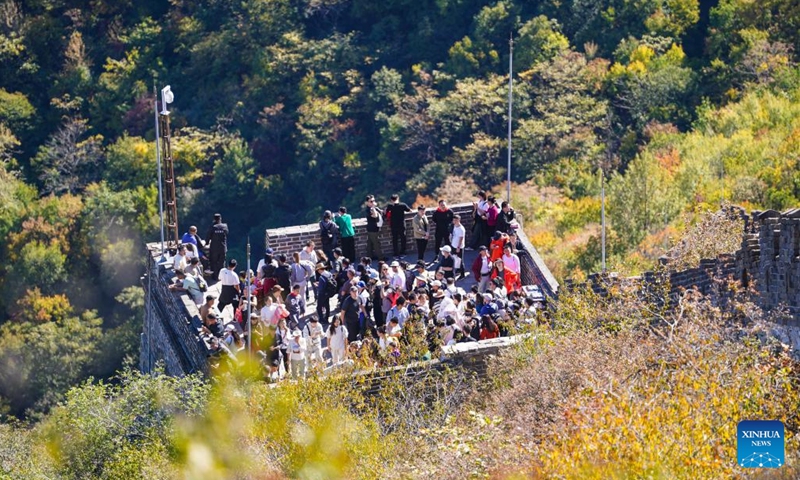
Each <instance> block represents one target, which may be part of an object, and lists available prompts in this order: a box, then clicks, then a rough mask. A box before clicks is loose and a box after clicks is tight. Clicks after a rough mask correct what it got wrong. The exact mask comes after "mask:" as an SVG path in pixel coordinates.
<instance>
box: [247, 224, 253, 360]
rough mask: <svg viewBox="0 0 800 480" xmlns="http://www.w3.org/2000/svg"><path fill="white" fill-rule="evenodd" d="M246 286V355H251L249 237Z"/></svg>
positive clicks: (251, 306) (248, 239)
mask: <svg viewBox="0 0 800 480" xmlns="http://www.w3.org/2000/svg"><path fill="white" fill-rule="evenodd" d="M245 278H246V279H247V280H246V283H247V284H246V285H245V294H246V295H247V354H248V355H250V354H252V346H253V329H252V324H251V320H250V315H251V313H252V309H253V304H252V303H251V302H250V282H251V281H252V279H251V278H250V237H249V236H248V237H247V275H245Z"/></svg>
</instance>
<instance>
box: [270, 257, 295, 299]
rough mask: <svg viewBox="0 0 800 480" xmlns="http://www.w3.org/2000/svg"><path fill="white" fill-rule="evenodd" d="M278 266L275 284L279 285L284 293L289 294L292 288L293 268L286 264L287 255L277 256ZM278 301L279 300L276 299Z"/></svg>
mask: <svg viewBox="0 0 800 480" xmlns="http://www.w3.org/2000/svg"><path fill="white" fill-rule="evenodd" d="M277 260H278V266H277V267H276V268H275V274H274V275H275V283H277V284H278V285H279V286H280V287H281V288H282V289H283V291H284V292H288V291H289V290H291V288H292V280H291V278H292V268H291V267H290V266H289V265H288V264H287V263H286V255H284V254H282V253H280V254H278V256H277ZM276 300H277V299H276Z"/></svg>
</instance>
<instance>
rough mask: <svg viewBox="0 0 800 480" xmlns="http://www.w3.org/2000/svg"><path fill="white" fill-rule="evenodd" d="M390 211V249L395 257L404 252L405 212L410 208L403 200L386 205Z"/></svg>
mask: <svg viewBox="0 0 800 480" xmlns="http://www.w3.org/2000/svg"><path fill="white" fill-rule="evenodd" d="M386 211H387V212H391V215H390V216H391V227H392V251H393V253H394V256H395V257H399V256H401V255H405V254H406V212H410V211H411V208H409V206H408V205H406V204H405V203H403V202H398V203H392V204H389V206H388V207H386Z"/></svg>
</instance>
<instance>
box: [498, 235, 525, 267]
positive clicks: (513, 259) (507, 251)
mask: <svg viewBox="0 0 800 480" xmlns="http://www.w3.org/2000/svg"><path fill="white" fill-rule="evenodd" d="M512 252H513V247H512V246H511V242H507V243H506V244H505V245H503V256H502V257H500V259H501V260H502V261H503V264H504V265H505V267H506V268H507V269H509V270H511V271H512V272H514V273H516V274H517V275H521V274H522V267H521V266H520V263H519V256H517V254H516V253H512Z"/></svg>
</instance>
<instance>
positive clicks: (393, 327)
mask: <svg viewBox="0 0 800 480" xmlns="http://www.w3.org/2000/svg"><path fill="white" fill-rule="evenodd" d="M402 335H403V327H401V326H400V323H399V322H398V318H397V317H394V318H392V319H391V320H389V322H388V323H387V324H386V336H387V337H395V338H400V337H401V336H402Z"/></svg>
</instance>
